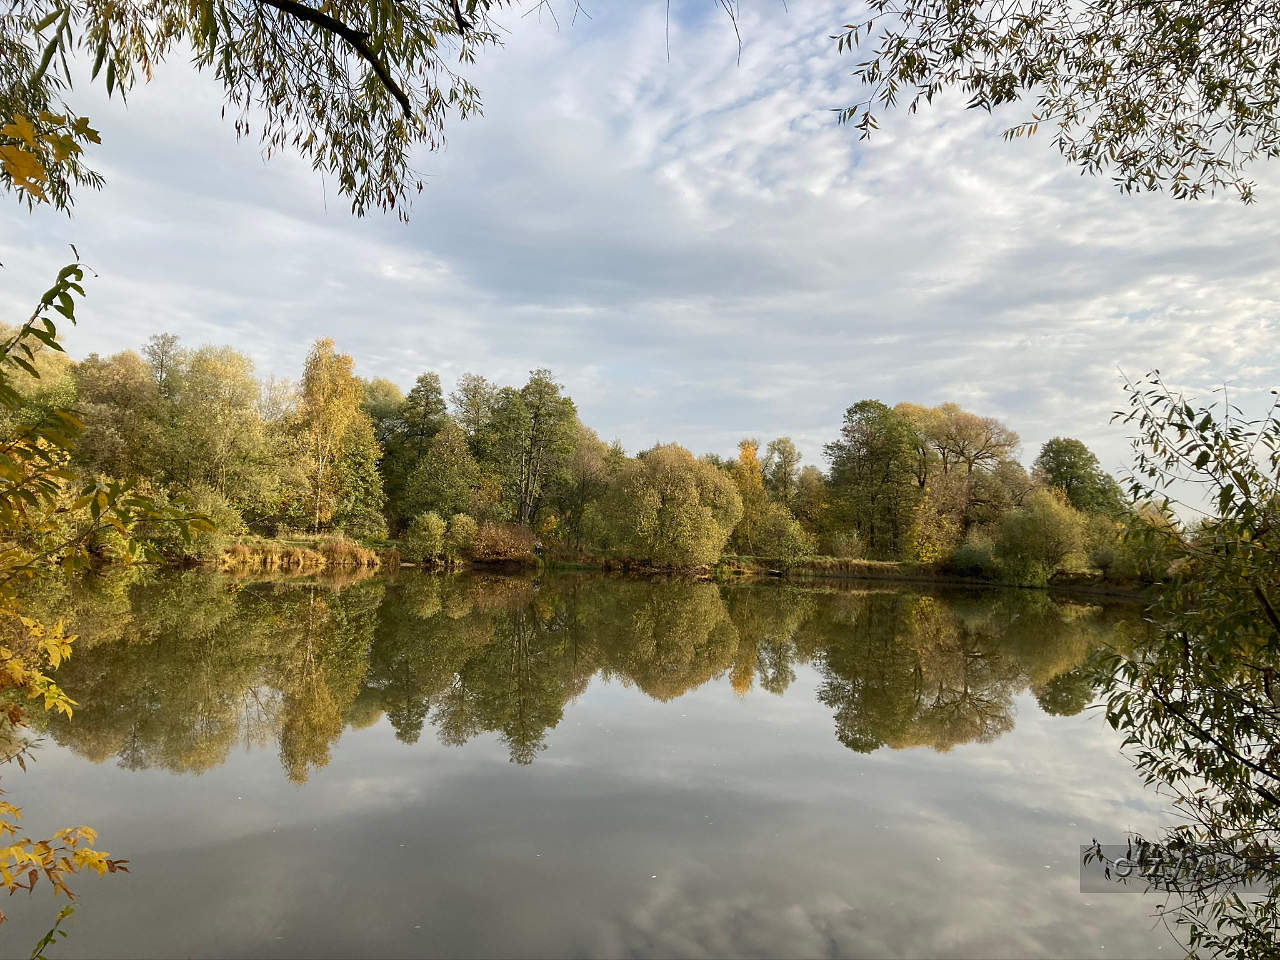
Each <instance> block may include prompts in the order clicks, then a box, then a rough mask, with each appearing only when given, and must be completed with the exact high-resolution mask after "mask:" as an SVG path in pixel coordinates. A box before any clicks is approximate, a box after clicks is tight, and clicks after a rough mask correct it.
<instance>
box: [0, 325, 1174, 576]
mask: <svg viewBox="0 0 1280 960" xmlns="http://www.w3.org/2000/svg"><path fill="white" fill-rule="evenodd" d="M31 366H32V369H33V370H34V371H35V373H34V374H27V373H23V374H21V375H19V376H17V377H16V378H15V379H16V384H15V386H16V388H17V393H18V394H19V397H20V402H18V403H17V404H16V406H15V408H14V409H13V410H12V411H11V412H10V413H9V414H8V421H9V422H8V423H7V424H2V425H0V426H5V427H7V428H8V430H9V432H12V431H13V430H15V429H20V428H21V427H22V426H23V425H24V424H26V423H29V422H39V421H40V420H41V419H42V418H45V417H47V416H49V415H50V412H51V411H57V410H73V411H75V413H76V416H77V417H78V418H79V420H80V422H81V424H82V431H81V433H80V435H79V437H78V440H77V443H76V445H75V449H74V451H73V452H72V454H71V457H70V462H69V464H68V467H69V470H70V471H71V472H72V473H73V474H74V475H75V476H77V477H78V478H79V479H81V480H82V481H84V482H85V483H92V484H97V485H98V486H99V487H104V486H105V487H111V488H113V489H114V488H116V487H118V488H119V489H121V490H130V491H137V492H138V493H139V494H140V495H141V496H144V497H146V498H148V499H149V501H150V502H153V503H154V504H155V506H156V507H157V511H158V515H161V516H162V515H164V514H165V512H167V513H168V514H171V515H176V516H179V517H184V516H185V517H187V518H191V519H197V518H198V519H199V520H200V521H201V529H198V530H197V531H196V532H195V534H194V536H187V535H179V531H178V530H177V529H176V528H175V527H174V526H173V525H171V524H168V523H166V522H164V521H163V520H162V519H157V520H154V521H152V522H144V523H141V524H139V525H138V528H137V529H135V530H134V532H133V535H134V536H135V537H136V538H137V539H139V540H144V541H146V542H147V543H148V544H150V545H151V546H152V547H153V548H154V551H153V557H154V558H158V559H160V560H162V561H163V562H168V563H172V564H175V565H189V564H197V563H198V564H214V565H217V566H221V567H223V568H224V569H233V570H245V571H259V572H263V573H271V574H274V573H277V572H288V571H298V572H308V571H317V570H323V569H331V570H357V569H376V568H380V567H387V566H391V567H395V566H399V565H400V564H401V563H410V564H414V565H418V566H423V567H444V568H453V567H462V566H475V567H491V568H492V567H499V568H503V569H513V568H519V567H525V566H539V565H543V564H567V565H578V566H584V567H598V568H600V569H605V570H620V571H623V572H630V573H637V574H645V575H649V574H656V573H684V574H693V575H695V576H706V577H712V578H732V577H735V576H787V577H790V578H792V579H798V578H824V579H831V578H838V579H873V580H881V579H885V580H889V579H896V580H904V581H921V580H924V581H930V582H954V583H997V584H1002V585H1006V586H1040V587H1054V588H1060V587H1069V588H1071V589H1074V590H1080V591H1084V590H1093V591H1098V592H1106V593H1112V594H1131V593H1134V592H1137V591H1139V590H1141V589H1142V588H1143V587H1144V586H1145V585H1149V584H1151V583H1155V582H1158V581H1160V580H1162V579H1164V578H1165V577H1166V576H1167V575H1168V574H1169V572H1170V563H1171V558H1172V557H1174V556H1176V555H1177V550H1176V549H1174V548H1173V546H1174V541H1181V540H1185V539H1186V538H1188V537H1192V536H1194V535H1195V531H1187V530H1183V529H1182V528H1181V526H1180V525H1179V524H1178V522H1177V520H1176V518H1175V517H1173V515H1172V514H1170V513H1169V512H1168V511H1167V510H1166V509H1162V508H1161V507H1159V506H1157V505H1155V504H1153V503H1145V502H1144V503H1137V502H1133V501H1132V500H1130V499H1128V498H1126V496H1125V495H1124V494H1123V492H1122V490H1121V487H1120V485H1119V484H1118V483H1117V482H1116V481H1115V480H1114V479H1113V478H1112V477H1111V476H1110V475H1109V474H1107V473H1106V472H1105V471H1104V470H1102V469H1101V467H1100V465H1099V462H1098V459H1097V457H1096V456H1095V455H1094V454H1093V453H1092V452H1091V451H1090V450H1089V449H1088V448H1087V447H1086V446H1085V444H1083V443H1082V442H1081V441H1079V440H1076V439H1072V438H1068V437H1055V438H1053V439H1051V440H1049V441H1048V442H1046V443H1045V444H1043V446H1042V447H1041V448H1040V450H1039V451H1038V454H1037V455H1036V457H1035V459H1034V460H1033V461H1032V463H1031V465H1030V467H1028V466H1025V465H1024V464H1023V462H1022V461H1021V460H1020V459H1019V458H1020V456H1021V454H1022V445H1021V441H1020V439H1019V437H1018V434H1017V433H1016V432H1015V431H1014V430H1013V429H1012V428H1010V427H1009V426H1007V425H1006V424H1004V423H1002V422H1001V421H1000V420H998V419H996V418H994V417H990V416H983V415H980V414H978V413H974V412H971V411H968V410H964V409H962V408H961V407H959V406H957V405H956V404H954V403H942V404H939V405H937V406H933V407H925V406H920V405H918V404H913V403H907V402H903V403H898V404H897V405H896V406H892V407H890V406H888V405H887V404H884V403H882V402H880V401H878V400H871V399H868V400H860V401H858V402H856V403H854V404H853V405H852V406H850V407H849V408H848V409H847V410H846V411H845V414H844V418H843V422H842V424H841V426H840V429H839V432H838V434H837V435H836V436H835V438H834V439H832V440H831V441H830V442H829V443H827V444H826V445H825V446H824V448H823V460H824V465H823V466H818V465H815V464H805V463H804V462H803V459H802V456H801V454H800V451H799V450H798V448H797V447H796V445H795V443H793V442H792V440H791V438H790V437H785V436H783V437H777V438H775V439H773V440H770V441H768V442H767V443H761V442H760V441H759V440H757V439H755V438H745V439H743V440H741V441H740V442H739V443H738V450H737V456H736V457H724V456H721V455H719V454H717V453H707V454H704V455H702V456H696V455H695V454H694V453H693V452H691V451H689V450H687V449H685V448H684V447H682V446H680V445H679V444H676V443H665V444H662V443H660V444H657V445H655V446H653V447H650V448H648V449H646V450H641V451H638V452H635V453H630V452H628V451H626V450H625V449H624V448H623V447H622V444H621V443H620V442H618V441H614V442H612V443H606V442H604V441H603V440H601V439H600V437H599V436H598V435H597V434H596V433H595V432H594V431H593V430H591V429H590V428H589V427H587V426H586V425H585V424H583V423H582V421H581V419H580V418H579V416H578V409H577V406H576V405H575V403H574V401H573V399H572V398H571V397H569V396H568V395H567V394H566V393H565V390H564V387H563V385H562V384H560V383H558V382H557V381H556V379H555V377H554V376H553V375H552V374H551V372H550V371H549V370H545V369H539V370H534V371H532V372H531V373H530V375H529V379H528V380H527V382H526V383H525V384H524V385H523V386H520V387H516V386H504V385H499V384H496V383H493V382H491V381H489V380H487V379H485V378H484V377H482V376H478V375H475V374H470V373H467V374H462V375H461V376H460V377H459V378H458V379H457V382H456V385H455V389H454V390H453V391H452V392H451V393H450V394H449V395H448V396H447V397H446V395H445V393H444V389H443V387H442V385H441V382H440V378H439V376H438V375H437V374H436V373H434V372H431V371H427V372H424V373H422V374H421V375H419V376H418V377H417V379H416V381H415V383H414V385H413V387H412V389H410V390H409V391H408V393H404V392H402V391H401V389H400V387H399V386H397V385H396V384H394V383H392V382H390V381H388V380H385V379H381V378H373V379H364V378H362V377H360V376H358V375H357V373H356V366H355V361H354V360H353V358H352V357H350V356H348V355H346V354H342V353H339V352H338V350H337V347H336V345H335V344H334V343H333V341H331V340H318V341H316V342H315V344H314V345H313V346H312V348H311V351H310V353H309V354H308V356H307V359H306V363H305V366H304V369H303V371H302V375H301V377H300V379H299V380H298V381H297V382H291V381H284V380H278V379H270V380H261V379H259V378H258V377H257V376H256V375H255V373H254V369H253V364H252V361H251V360H250V359H249V358H248V357H247V356H245V355H244V354H242V353H239V352H238V351H236V350H234V349H232V348H230V347H213V346H202V347H198V348H195V349H190V348H187V347H185V346H183V345H182V344H181V343H180V342H179V340H178V338H177V337H174V336H172V335H169V334H160V335H157V336H154V337H152V338H151V339H150V341H148V343H147V344H146V346H145V347H144V348H143V350H142V352H141V353H138V352H134V351H132V350H126V351H123V352H120V353H117V354H113V355H111V356H107V357H103V356H100V355H98V354H90V355H89V356H87V357H85V358H84V359H83V360H79V361H75V360H72V359H71V358H69V357H67V356H66V355H65V354H62V353H59V352H57V351H54V350H50V349H37V350H35V351H33V357H32V363H31ZM113 485H114V487H113ZM73 488H74V487H73ZM60 516H62V515H61V514H60ZM65 516H66V521H65V526H66V527H67V529H62V526H59V525H55V526H54V528H52V529H50V530H49V531H48V538H49V539H50V540H53V541H55V542H56V541H58V540H72V541H74V540H76V538H77V537H78V536H80V532H79V531H78V530H77V529H73V525H74V523H75V522H76V521H75V520H73V519H72V517H73V516H74V513H73V512H72V511H67V512H66V514H65ZM209 528H212V529H209ZM83 539H84V542H85V543H86V545H87V549H88V551H89V553H90V555H91V556H92V558H93V561H94V562H95V563H111V562H114V561H117V560H122V559H132V555H131V553H130V548H129V543H128V541H127V540H126V538H124V537H121V536H120V535H119V534H118V533H117V532H116V531H115V530H113V529H94V530H92V531H87V532H85V533H84V534H83Z"/></svg>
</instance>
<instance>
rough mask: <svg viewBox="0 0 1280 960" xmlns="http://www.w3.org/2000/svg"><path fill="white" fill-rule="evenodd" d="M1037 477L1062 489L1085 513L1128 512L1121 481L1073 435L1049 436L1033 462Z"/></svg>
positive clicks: (1048, 484) (1041, 481)
mask: <svg viewBox="0 0 1280 960" xmlns="http://www.w3.org/2000/svg"><path fill="white" fill-rule="evenodd" d="M1032 470H1033V473H1034V476H1035V478H1036V480H1038V481H1039V482H1040V483H1043V484H1044V485H1045V486H1047V487H1053V488H1055V489H1058V490H1061V491H1062V492H1063V493H1064V494H1065V495H1066V497H1067V499H1068V500H1069V501H1071V505H1072V506H1073V507H1075V508H1076V509H1077V510H1080V511H1081V512H1083V513H1101V514H1105V515H1106V516H1109V517H1117V518H1118V517H1120V516H1122V515H1123V514H1124V512H1125V504H1124V495H1123V493H1122V492H1121V490H1120V484H1118V483H1116V481H1115V478H1114V477H1112V476H1111V474H1109V473H1107V472H1106V471H1105V470H1103V469H1102V466H1101V464H1099V463H1098V458H1097V457H1096V456H1094V453H1093V451H1092V450H1090V449H1089V448H1088V447H1086V446H1085V445H1084V444H1083V443H1082V442H1081V441H1079V440H1075V439H1072V438H1070V437H1054V438H1053V439H1052V440H1046V441H1045V443H1044V446H1042V447H1041V448H1040V454H1039V456H1037V457H1036V462H1035V463H1034V464H1033V465H1032Z"/></svg>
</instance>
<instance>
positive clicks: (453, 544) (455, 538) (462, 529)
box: [444, 513, 479, 560]
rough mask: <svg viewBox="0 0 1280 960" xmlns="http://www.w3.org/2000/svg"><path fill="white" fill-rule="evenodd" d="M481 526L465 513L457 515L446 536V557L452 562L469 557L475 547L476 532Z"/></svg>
mask: <svg viewBox="0 0 1280 960" xmlns="http://www.w3.org/2000/svg"><path fill="white" fill-rule="evenodd" d="M478 528H479V525H478V524H477V523H476V522H475V520H473V519H472V518H471V517H469V516H468V515H467V514H465V513H455V514H454V515H453V519H451V520H450V521H449V530H448V532H447V533H446V534H445V540H444V549H445V555H446V556H448V557H449V559H451V560H458V559H461V558H462V557H466V556H469V555H470V554H471V551H472V549H473V548H474V547H475V542H476V531H477V529H478Z"/></svg>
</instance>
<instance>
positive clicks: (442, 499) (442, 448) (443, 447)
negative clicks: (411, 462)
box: [401, 423, 480, 517]
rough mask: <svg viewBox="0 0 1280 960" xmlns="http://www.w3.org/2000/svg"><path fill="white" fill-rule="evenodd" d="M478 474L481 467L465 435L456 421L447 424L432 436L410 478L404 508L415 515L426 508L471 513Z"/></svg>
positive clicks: (445, 512) (453, 512)
mask: <svg viewBox="0 0 1280 960" xmlns="http://www.w3.org/2000/svg"><path fill="white" fill-rule="evenodd" d="M479 477H480V468H479V466H478V465H477V464H476V462H475V459H474V458H473V457H472V456H471V450H470V449H469V448H468V447H467V438H466V435H465V434H463V432H462V430H461V429H460V428H459V427H458V426H457V424H454V423H448V424H446V425H445V426H444V428H443V429H441V430H440V432H439V433H437V434H436V435H435V436H434V437H433V438H432V440H431V443H430V444H429V445H428V446H427V450H426V454H425V456H423V458H422V460H421V461H420V462H419V463H418V466H417V468H416V469H415V470H414V472H413V474H412V475H411V476H410V477H409V480H408V483H407V484H406V485H405V486H406V489H405V492H404V496H403V503H402V507H401V508H402V509H403V510H404V511H405V512H407V513H409V514H410V515H413V516H416V515H418V514H420V513H423V512H425V511H427V510H434V511H436V512H437V513H439V514H440V515H441V516H446V517H447V516H452V515H453V514H455V513H468V512H470V510H471V509H472V499H471V495H472V490H473V489H474V488H475V487H476V485H477V484H478V483H479Z"/></svg>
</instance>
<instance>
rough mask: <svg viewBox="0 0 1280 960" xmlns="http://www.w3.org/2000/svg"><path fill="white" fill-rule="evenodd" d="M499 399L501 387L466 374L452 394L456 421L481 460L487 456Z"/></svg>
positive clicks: (450, 399)
mask: <svg viewBox="0 0 1280 960" xmlns="http://www.w3.org/2000/svg"><path fill="white" fill-rule="evenodd" d="M497 398H498V389H497V387H495V386H494V385H493V384H491V383H490V382H489V381H488V380H486V379H485V378H484V377H482V376H479V375H478V374H474V373H464V374H463V375H462V376H460V377H459V378H458V383H457V386H456V387H455V388H454V391H453V393H451V394H449V403H450V405H451V406H452V407H453V418H454V420H456V421H457V423H458V426H460V427H462V429H463V430H464V431H465V432H466V434H467V439H468V440H469V441H471V444H472V451H473V452H474V453H475V454H476V456H478V457H481V456H483V455H484V453H485V448H484V445H483V440H484V439H485V435H486V431H488V429H489V424H490V422H491V421H492V420H493V410H494V404H495V403H496V402H497Z"/></svg>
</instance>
